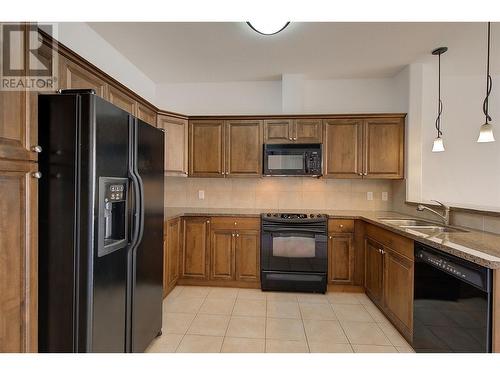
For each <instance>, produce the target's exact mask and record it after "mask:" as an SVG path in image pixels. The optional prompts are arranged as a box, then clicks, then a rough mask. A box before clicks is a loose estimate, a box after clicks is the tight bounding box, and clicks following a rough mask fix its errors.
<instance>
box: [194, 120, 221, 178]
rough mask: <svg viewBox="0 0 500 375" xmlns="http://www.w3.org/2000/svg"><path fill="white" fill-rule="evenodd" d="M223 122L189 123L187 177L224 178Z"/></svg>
mask: <svg viewBox="0 0 500 375" xmlns="http://www.w3.org/2000/svg"><path fill="white" fill-rule="evenodd" d="M223 139H224V121H222V120H207V121H191V122H189V175H190V176H196V177H224V176H225V165H224V142H223Z"/></svg>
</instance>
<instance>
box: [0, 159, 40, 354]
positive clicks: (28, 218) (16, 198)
mask: <svg viewBox="0 0 500 375" xmlns="http://www.w3.org/2000/svg"><path fill="white" fill-rule="evenodd" d="M37 168H38V167H37V164H36V163H32V162H28V161H22V162H21V161H4V160H0V191H1V194H0V207H1V208H2V209H1V210H0V233H1V235H0V352H36V351H37V342H38V339H37V332H38V326H37V314H38V312H37V309H38V300H37V298H38V273H37V272H38V271H37V270H38V256H37V251H38V249H37V246H38V245H37V239H38V236H37V234H38V231H37V228H38V224H37V220H38V194H37V189H38V180H37V179H36V178H34V177H33V176H32V174H33V173H34V172H36V171H37Z"/></svg>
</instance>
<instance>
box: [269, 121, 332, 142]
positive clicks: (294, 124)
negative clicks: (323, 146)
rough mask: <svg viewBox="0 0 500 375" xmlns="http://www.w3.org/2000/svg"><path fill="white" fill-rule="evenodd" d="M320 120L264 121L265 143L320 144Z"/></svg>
mask: <svg viewBox="0 0 500 375" xmlns="http://www.w3.org/2000/svg"><path fill="white" fill-rule="evenodd" d="M322 129H323V127H322V121H321V119H296V120H292V119H273V120H264V142H265V143H321V142H322V138H323V130H322Z"/></svg>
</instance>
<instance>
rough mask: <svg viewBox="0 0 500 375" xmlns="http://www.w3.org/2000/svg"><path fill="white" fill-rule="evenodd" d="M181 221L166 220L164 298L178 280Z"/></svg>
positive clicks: (176, 219) (177, 219)
mask: <svg viewBox="0 0 500 375" xmlns="http://www.w3.org/2000/svg"><path fill="white" fill-rule="evenodd" d="M180 232H181V220H180V219H179V218H175V219H172V220H168V221H167V223H166V228H165V240H164V258H163V262H164V268H163V270H164V271H163V293H164V297H165V296H166V295H167V294H168V293H169V292H170V291H171V290H172V289H173V288H174V287H175V285H176V283H177V280H178V279H179V260H180V238H179V237H180Z"/></svg>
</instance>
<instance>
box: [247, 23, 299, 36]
mask: <svg viewBox="0 0 500 375" xmlns="http://www.w3.org/2000/svg"><path fill="white" fill-rule="evenodd" d="M247 24H248V26H250V27H251V28H252V29H253V30H255V31H256V32H258V33H259V34H262V35H275V34H278V33H279V32H280V31H283V30H285V28H286V27H287V26H288V25H289V24H290V22H283V21H252V22H247Z"/></svg>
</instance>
